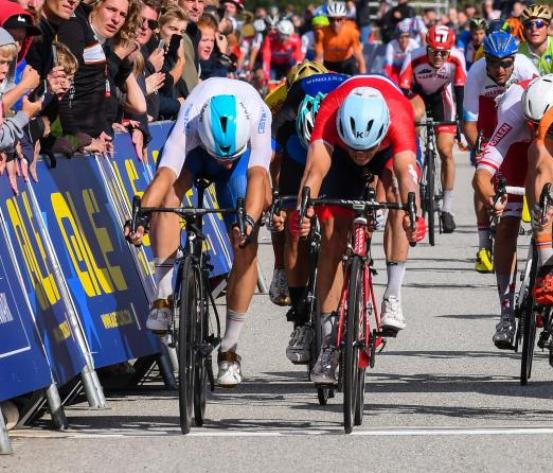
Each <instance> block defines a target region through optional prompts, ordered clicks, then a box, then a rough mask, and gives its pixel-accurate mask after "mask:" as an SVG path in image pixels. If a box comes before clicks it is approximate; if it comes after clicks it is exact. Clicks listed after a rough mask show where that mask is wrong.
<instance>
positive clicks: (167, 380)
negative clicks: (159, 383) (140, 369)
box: [157, 345, 177, 389]
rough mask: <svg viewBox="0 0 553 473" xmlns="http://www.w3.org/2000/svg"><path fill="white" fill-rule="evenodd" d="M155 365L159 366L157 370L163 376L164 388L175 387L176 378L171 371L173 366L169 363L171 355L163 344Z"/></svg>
mask: <svg viewBox="0 0 553 473" xmlns="http://www.w3.org/2000/svg"><path fill="white" fill-rule="evenodd" d="M157 365H158V366H159V372H160V374H161V377H162V378H163V382H164V384H165V387H166V388H169V389H177V380H176V378H175V374H174V373H173V367H172V363H171V355H170V353H169V350H168V349H167V347H166V346H165V345H162V346H161V353H160V354H159V356H158V359H157Z"/></svg>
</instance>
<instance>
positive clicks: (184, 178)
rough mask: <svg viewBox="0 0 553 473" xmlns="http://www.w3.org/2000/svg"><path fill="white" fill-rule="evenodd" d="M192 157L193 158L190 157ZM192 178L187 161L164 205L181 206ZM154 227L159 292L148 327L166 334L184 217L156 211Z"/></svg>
mask: <svg viewBox="0 0 553 473" xmlns="http://www.w3.org/2000/svg"><path fill="white" fill-rule="evenodd" d="M190 157H191V156H189V158H190ZM188 161H189V159H187V162H188ZM188 164H190V163H188ZM192 180H193V174H192V173H191V172H190V169H189V167H188V166H187V165H185V167H183V169H182V171H181V174H180V176H179V177H178V179H177V180H176V181H175V183H174V184H173V186H172V187H171V188H170V190H169V192H168V193H167V195H165V196H164V198H163V202H162V204H161V205H162V207H173V208H174V207H179V206H180V205H181V203H182V201H183V199H184V196H185V195H186V192H187V191H188V190H189V189H190V188H191V187H192ZM150 228H151V230H150V239H151V244H152V252H153V254H154V265H155V272H154V279H155V282H156V285H157V292H156V298H155V300H154V301H153V302H152V306H151V307H150V312H149V314H148V320H147V321H146V327H147V328H148V329H149V330H153V331H155V332H159V333H160V334H163V333H166V332H167V331H168V330H169V326H170V324H171V317H172V301H171V299H172V295H173V270H174V264H175V255H176V251H177V248H178V246H179V241H180V220H179V217H178V216H177V215H175V214H173V213H157V214H153V215H152V218H151V225H150Z"/></svg>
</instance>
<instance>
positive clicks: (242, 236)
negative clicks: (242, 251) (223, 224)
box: [232, 223, 253, 248]
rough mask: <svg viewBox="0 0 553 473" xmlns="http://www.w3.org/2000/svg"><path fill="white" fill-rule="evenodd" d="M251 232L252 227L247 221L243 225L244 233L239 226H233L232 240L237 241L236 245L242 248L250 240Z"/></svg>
mask: <svg viewBox="0 0 553 473" xmlns="http://www.w3.org/2000/svg"><path fill="white" fill-rule="evenodd" d="M252 232H253V227H252V226H251V225H250V224H248V223H246V224H245V225H244V233H241V232H240V228H239V227H238V226H235V227H234V228H233V229H232V233H233V240H234V241H235V242H238V246H239V247H240V248H244V247H245V246H246V245H247V244H248V243H249V242H250V238H251V235H252Z"/></svg>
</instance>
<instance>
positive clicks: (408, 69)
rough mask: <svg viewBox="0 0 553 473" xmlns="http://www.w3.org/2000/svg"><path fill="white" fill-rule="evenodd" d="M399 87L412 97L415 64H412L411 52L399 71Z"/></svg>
mask: <svg viewBox="0 0 553 473" xmlns="http://www.w3.org/2000/svg"><path fill="white" fill-rule="evenodd" d="M399 87H400V88H401V91H402V92H403V93H404V95H405V96H406V97H411V95H412V93H411V89H412V88H413V66H412V64H411V53H407V54H406V56H405V59H404V61H403V66H402V67H401V71H400V73H399Z"/></svg>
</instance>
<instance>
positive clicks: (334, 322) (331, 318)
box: [320, 312, 338, 347]
mask: <svg viewBox="0 0 553 473" xmlns="http://www.w3.org/2000/svg"><path fill="white" fill-rule="evenodd" d="M320 320H321V333H322V335H323V347H329V346H334V347H335V346H336V330H337V328H338V314H337V313H336V312H330V313H326V314H321V318H320Z"/></svg>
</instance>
